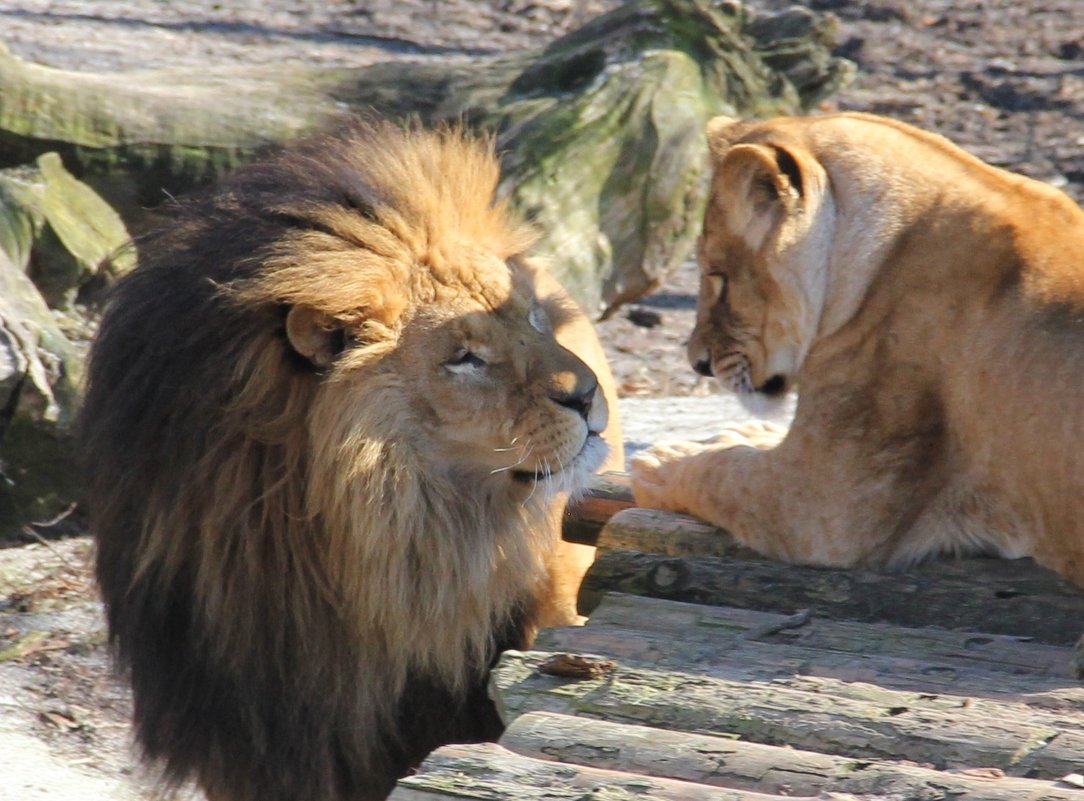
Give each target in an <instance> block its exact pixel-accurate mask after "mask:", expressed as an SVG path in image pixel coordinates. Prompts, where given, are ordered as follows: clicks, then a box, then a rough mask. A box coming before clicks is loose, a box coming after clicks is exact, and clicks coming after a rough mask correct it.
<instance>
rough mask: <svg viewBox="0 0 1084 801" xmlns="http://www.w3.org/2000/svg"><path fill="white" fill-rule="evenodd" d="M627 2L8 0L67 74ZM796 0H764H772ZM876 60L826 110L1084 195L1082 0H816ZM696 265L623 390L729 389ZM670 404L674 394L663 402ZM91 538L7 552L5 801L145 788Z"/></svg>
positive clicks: (405, 45)
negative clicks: (698, 338) (708, 353)
mask: <svg viewBox="0 0 1084 801" xmlns="http://www.w3.org/2000/svg"><path fill="white" fill-rule="evenodd" d="M613 2H614V0H492V2H484V1H483V0H371V1H370V0H365V1H364V2H363V0H356V2H351V0H326V1H324V2H316V1H315V0H244V1H243V2H233V3H215V2H212V1H211V0H174V2H170V3H161V2H157V0H95V1H94V2H90V1H89V0H84V1H82V2H80V1H77V0H0V41H3V42H4V43H5V44H6V45H7V46H9V47H10V48H11V49H12V50H13V51H14V52H16V53H18V54H20V55H22V56H24V57H26V58H29V59H33V60H37V61H41V62H44V63H47V64H53V65H56V66H59V67H65V68H70V69H95V70H105V69H110V70H112V69H118V70H129V69H137V68H143V67H152V66H164V65H190V66H191V65H202V64H207V63H212V62H222V61H234V62H245V63H279V62H282V61H287V60H292V59H301V60H305V61H308V62H313V63H326V64H344V65H345V64H364V63H372V62H373V61H376V60H380V59H387V58H417V59H425V58H434V57H447V56H448V55H449V54H459V55H460V56H462V57H464V58H470V57H472V56H474V55H478V54H480V53H483V52H489V51H492V50H499V49H505V48H513V47H522V46H525V45H527V44H529V43H539V42H543V41H545V40H546V39H548V38H550V37H552V36H555V35H557V34H558V33H560V32H563V31H564V30H567V29H568V28H570V27H573V26H575V25H576V24H577V23H578V22H579V21H580V20H582V19H584V18H586V17H587V16H588V15H590V14H592V13H595V12H597V11H599V10H602V9H604V8H606V7H609V6H612V5H613ZM770 4H774V5H780V4H779V3H774V0H762V2H761V5H770ZM807 4H808V5H810V6H812V7H814V8H818V9H821V10H830V11H833V12H834V13H836V14H837V15H838V16H839V17H840V28H839V30H840V37H839V41H840V52H841V53H842V54H844V55H846V56H848V57H849V58H852V59H854V60H855V61H856V62H857V63H858V65H859V67H860V70H861V72H860V75H859V77H858V79H857V80H856V82H855V83H854V84H853V85H852V86H851V87H850V88H848V89H847V90H845V91H844V92H842V93H840V94H839V95H838V96H837V97H836V98H834V99H833V100H831V101H830V102H829V103H827V104H825V110H830V109H835V108H839V109H858V110H865V111H873V112H877V113H882V114H888V115H891V116H895V117H897V118H899V119H902V120H905V121H908V122H912V123H916V124H919V125H922V126H925V127H928V128H931V129H933V130H935V131H938V132H940V133H943V134H945V135H947V136H949V137H950V138H953V139H955V140H956V141H957V142H959V143H960V144H962V145H963V146H964V147H966V148H968V149H969V150H971V151H972V152H974V153H975V154H977V155H979V156H980V157H982V158H984V159H986V160H988V161H991V162H993V163H995V164H998V165H1001V166H1005V167H1009V168H1011V169H1014V170H1018V171H1020V172H1023V173H1025V174H1028V175H1031V176H1034V177H1037V178H1040V179H1043V180H1046V181H1050V182H1052V183H1054V184H1055V185H1058V186H1061V187H1063V188H1065V189H1066V190H1067V191H1068V192H1070V194H1072V195H1074V197H1076V198H1077V199H1078V200H1080V199H1082V198H1084V3H1081V2H1079V0H807ZM695 284H696V272H695V268H694V267H693V266H692V265H691V264H687V265H685V266H684V267H683V268H682V269H680V270H679V271H678V272H677V273H676V274H675V275H674V276H672V277H671V279H670V280H669V281H668V282H667V284H666V285H665V286H664V287H663V288H662V289H661V290H660V291H659V292H658V293H656V294H655V295H654V296H652V297H650V298H646V299H644V300H643V301H641V302H640V303H637V304H634V305H632V306H630V307H628V308H627V309H625V310H623V311H622V312H620V313H618V314H617V315H615V316H614V317H613V318H612V319H610V320H608V321H606V322H604V323H602V324H601V325H600V332H601V335H602V338H603V341H604V344H605V346H606V348H607V351H608V353H609V355H610V358H611V361H612V363H613V366H614V370H615V372H616V374H617V377H618V381H619V383H620V385H621V387H622V391H623V393H624V394H625V395H626V396H650V397H652V398H659V399H661V398H663V397H666V396H672V395H688V394H693V395H697V394H707V393H710V392H713V391H714V389H713V388H712V387H711V386H710V385H709V384H708V383H707V382H705V381H703V380H698V379H697V377H696V376H694V375H693V374H692V372H691V371H690V370H689V369H688V367H687V366H686V364H685V359H684V354H683V343H684V340H685V338H686V336H687V334H688V331H689V329H690V328H691V325H692V316H693V307H694V293H695ZM659 402H663V401H661V400H660V401H659ZM88 549H89V543H88V542H87V541H86V539H85V538H75V539H68V540H65V541H61V542H54V543H48V544H42V543H37V544H32V545H23V546H22V547H10V548H6V549H2V550H0V798H5V799H6V798H12V799H37V798H55V799H68V798H71V799H76V798H78V799H81V800H85V801H95V799H99V798H100V799H105V798H114V799H124V798H135V797H143V796H144V794H145V789H146V784H145V783H144V782H142V781H141V780H139V779H138V774H137V772H136V769H135V762H134V760H133V759H132V756H131V754H130V752H129V749H128V745H127V727H126V720H127V716H128V706H127V704H128V701H127V697H126V695H125V692H124V690H123V689H122V688H121V687H120V686H119V685H118V684H117V683H115V682H113V681H112V680H111V679H110V678H109V674H108V670H107V658H106V655H105V649H104V648H103V640H104V634H103V631H102V624H101V622H100V616H99V609H98V607H97V605H96V603H95V601H94V596H93V589H92V587H91V585H90V583H89V581H88V579H87V575H88V574H87V571H86V568H85V560H86V558H87V553H88Z"/></svg>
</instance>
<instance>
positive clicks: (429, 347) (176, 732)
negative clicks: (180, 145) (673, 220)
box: [82, 122, 620, 801]
mask: <svg viewBox="0 0 1084 801" xmlns="http://www.w3.org/2000/svg"><path fill="white" fill-rule="evenodd" d="M498 174H499V170H498V165H497V162H496V159H495V158H494V156H493V153H492V150H491V148H490V147H489V146H488V145H487V144H485V143H484V142H478V141H474V140H471V139H469V138H467V137H465V136H463V135H461V134H459V133H457V132H455V131H450V130H449V131H441V132H426V131H419V130H407V129H403V128H399V127H396V126H394V125H392V124H390V123H376V122H374V123H367V124H358V125H356V126H352V127H349V128H346V129H344V130H343V131H341V132H339V133H337V134H335V135H331V136H323V137H317V138H313V139H310V140H307V141H306V142H303V143H300V144H298V145H297V146H296V147H294V148H291V149H289V150H288V151H286V152H284V153H282V154H280V155H278V156H275V157H273V158H270V159H268V160H266V161H264V162H261V163H259V164H255V165H252V166H249V167H245V168H241V169H240V170H238V171H236V172H235V173H234V174H233V175H231V176H230V177H229V178H228V179H226V180H225V181H224V182H223V183H222V185H221V186H219V187H218V188H217V189H215V190H214V191H212V192H209V193H207V194H205V195H203V196H200V197H198V198H195V199H193V200H189V201H185V202H182V203H180V204H178V205H177V206H176V207H175V208H173V209H172V210H171V212H170V220H169V222H168V223H167V224H166V225H165V226H164V227H163V228H161V229H160V230H159V231H158V232H157V233H155V234H154V235H153V236H151V237H149V238H147V239H146V240H145V241H142V242H140V246H139V247H140V266H139V267H138V268H137V269H136V270H135V271H134V272H133V273H131V274H130V275H129V276H127V277H125V278H124V279H122V280H121V281H120V282H119V283H118V285H117V287H116V288H115V292H114V294H113V296H112V299H111V301H110V304H109V306H108V308H107V311H106V313H105V315H104V318H103V320H102V324H101V330H100V333H99V335H98V338H97V340H96V342H95V344H94V346H93V350H92V354H91V358H90V363H89V381H88V389H87V394H86V402H85V406H84V411H83V419H82V428H83V432H84V443H85V451H86V458H87V463H88V466H89V476H90V479H89V486H88V488H87V493H86V494H87V497H88V498H89V505H90V511H91V516H92V524H93V528H94V531H95V533H96V536H97V541H98V555H97V577H98V581H99V584H100V587H101V591H102V595H103V597H104V600H105V603H106V609H107V616H108V622H109V631H110V639H111V641H112V643H113V644H114V646H115V648H116V652H117V655H118V657H119V662H120V664H121V666H122V667H123V668H124V669H125V670H126V671H127V672H128V674H129V675H130V678H131V682H132V686H133V690H134V696H135V729H136V736H137V740H138V742H139V744H140V746H141V747H142V749H143V751H144V752H145V754H146V755H147V756H148V757H149V758H150V759H152V760H154V761H156V762H157V763H158V764H160V765H161V766H162V768H163V771H164V774H165V777H166V779H167V780H169V781H172V782H180V781H183V780H185V779H188V778H192V779H194V780H195V781H196V782H197V783H198V784H199V785H200V786H201V787H202V788H203V790H204V791H205V792H206V793H207V795H208V797H209V798H211V799H212V801H287V800H288V801H299V799H305V800H306V801H323V800H324V799H336V800H338V799H375V798H382V797H384V796H385V795H386V794H387V793H388V792H389V791H390V789H391V787H392V785H393V783H394V781H395V779H396V778H397V777H398V776H400V775H402V774H403V773H404V772H405V771H407V770H408V769H409V768H410V766H411V765H413V764H416V763H417V762H418V761H419V760H420V759H421V758H422V757H423V756H424V755H425V754H426V753H427V752H428V751H429V750H431V749H432V748H434V747H436V746H437V745H440V744H443V743H446V742H450V741H472V740H478V739H487V738H493V737H495V736H497V734H499V732H500V729H501V723H500V720H499V718H498V716H497V714H496V712H495V710H494V709H493V706H492V703H491V702H490V701H489V699H488V698H487V696H486V692H485V680H486V673H487V671H488V669H489V668H490V666H491V664H492V663H493V661H494V659H495V658H496V656H497V654H498V653H499V651H500V650H501V649H503V648H508V647H524V646H526V645H527V644H528V643H529V641H530V639H531V637H532V636H533V633H534V630H535V628H536V627H537V626H538V625H539V624H540V623H554V622H570V621H571V620H572V619H574V617H575V604H574V595H575V590H576V586H575V585H576V582H577V581H578V579H579V577H580V576H581V575H582V571H583V569H584V568H585V559H584V556H583V554H582V552H581V553H573V552H570V551H566V550H565V549H564V546H562V545H561V544H560V530H559V526H560V518H561V510H562V508H563V504H564V501H565V499H566V498H567V496H568V494H569V493H571V492H574V491H576V490H577V489H578V488H580V487H581V486H583V484H584V482H585V480H586V478H587V476H588V475H589V474H590V473H591V472H592V471H594V470H597V469H598V468H599V467H601V466H602V465H603V464H604V462H606V461H607V459H609V460H611V463H612V460H614V459H620V436H619V433H618V429H617V427H616V425H614V424H613V423H611V422H608V405H609V402H611V401H612V400H613V391H612V379H611V378H610V375H609V371H608V369H607V367H606V364H605V362H604V360H603V359H602V357H601V349H600V348H599V345H598V342H597V339H596V338H595V337H594V334H593V331H592V330H591V326H590V324H589V323H588V322H587V320H586V318H585V317H584V316H583V314H582V312H580V310H579V309H578V308H577V307H576V306H575V304H574V303H572V302H571V300H570V299H569V298H568V297H567V296H565V294H564V293H563V292H562V291H561V289H560V287H558V286H557V285H556V283H555V282H554V281H553V279H552V278H549V276H547V275H546V274H545V273H544V271H542V270H541V268H540V267H539V266H538V265H537V264H534V263H532V261H531V260H530V259H529V257H528V256H527V251H528V248H529V247H530V245H531V241H532V237H531V233H530V231H528V230H527V229H525V228H524V227H522V226H521V225H520V224H518V223H517V222H516V221H515V219H514V218H513V216H512V215H511V214H510V213H509V211H508V210H507V209H506V207H505V205H504V204H503V203H502V202H500V201H499V200H496V199H495V191H496V186H497V180H498ZM605 440H609V441H610V442H611V445H612V446H614V447H612V448H611V455H610V456H607V446H606V444H605ZM559 592H563V593H564V595H558V594H556V593H559Z"/></svg>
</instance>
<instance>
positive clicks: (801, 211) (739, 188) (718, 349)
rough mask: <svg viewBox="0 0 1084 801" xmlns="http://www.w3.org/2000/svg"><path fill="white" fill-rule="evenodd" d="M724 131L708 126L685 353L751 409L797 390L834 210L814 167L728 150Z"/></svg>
mask: <svg viewBox="0 0 1084 801" xmlns="http://www.w3.org/2000/svg"><path fill="white" fill-rule="evenodd" d="M728 133H731V132H730V131H725V130H715V131H713V130H712V128H710V127H709V132H708V135H709V141H711V144H712V149H713V153H714V156H715V165H714V166H715V170H714V175H713V179H712V182H713V187H712V193H711V199H710V201H709V203H708V208H707V211H706V214H705V217H704V229H703V233H702V235H701V237H700V242H699V245H698V261H699V264H700V292H699V297H698V301H697V321H696V327H695V328H694V330H693V333H692V336H691V337H690V340H689V348H688V354H689V361H690V363H691V364H692V366H693V369H695V370H696V371H697V372H699V373H701V374H702V375H714V376H715V377H716V378H717V379H718V381H719V382H720V384H722V386H723V387H725V388H726V389H729V390H731V391H733V392H735V393H736V394H737V395H738V396H739V398H740V399H741V400H742V401H743V402H746V403H749V404H750V405H758V403H762V402H763V401H774V400H778V399H781V398H782V397H783V396H784V395H785V394H786V392H787V391H788V390H790V389H792V388H794V387H795V386H796V384H797V379H798V374H799V372H800V369H801V366H802V363H803V361H804V359H805V356H806V354H807V353H808V351H809V348H810V346H811V345H812V342H813V340H814V338H815V336H816V334H817V326H818V322H819V320H820V316H821V312H822V309H823V305H824V299H825V292H826V271H827V263H826V259H827V243H828V242H829V241H830V236H831V225H832V223H833V221H834V209H833V208H832V203H831V198H830V197H826V194H825V193H824V192H823V191H822V190H823V183H824V182H823V177H824V174H823V171H822V170H818V169H815V168H814V167H813V166H812V165H808V164H805V163H803V162H802V160H800V158H799V157H797V156H796V155H795V154H793V153H792V152H790V151H789V150H787V149H785V148H782V147H772V146H768V145H762V144H757V143H741V144H737V145H733V146H732V145H731V144H730V143H729V142H728V141H725V140H723V139H722V137H723V136H724V135H726V134H728ZM713 137H714V138H713Z"/></svg>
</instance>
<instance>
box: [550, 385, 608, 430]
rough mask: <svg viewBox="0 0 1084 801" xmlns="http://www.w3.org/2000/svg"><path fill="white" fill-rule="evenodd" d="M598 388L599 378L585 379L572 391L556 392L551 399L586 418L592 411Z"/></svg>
mask: <svg viewBox="0 0 1084 801" xmlns="http://www.w3.org/2000/svg"><path fill="white" fill-rule="evenodd" d="M597 389H598V380H597V379H595V378H592V379H591V381H584V382H580V383H578V384H577V386H576V388H575V389H574V390H572V391H571V392H554V393H553V394H552V395H550V399H551V400H552V401H553V402H554V403H556V404H557V405H558V406H564V407H565V408H566V409H571V410H572V411H574V412H576V413H577V414H578V415H579V416H580V417H582V418H583V419H584V420H586V419H587V416H588V415H589V414H590V413H591V404H592V403H593V402H594V400H595V391H596V390H597Z"/></svg>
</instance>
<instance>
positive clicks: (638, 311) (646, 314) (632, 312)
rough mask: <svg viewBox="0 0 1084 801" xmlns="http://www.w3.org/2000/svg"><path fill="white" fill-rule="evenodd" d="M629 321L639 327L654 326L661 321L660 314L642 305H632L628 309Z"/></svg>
mask: <svg viewBox="0 0 1084 801" xmlns="http://www.w3.org/2000/svg"><path fill="white" fill-rule="evenodd" d="M627 316H628V318H629V321H630V322H632V324H633V325H638V326H640V327H641V328H654V327H655V326H657V325H659V324H660V323H661V322H662V315H661V314H659V313H658V312H657V311H654V310H653V309H645V308H644V307H643V306H632V307H630V308H629V311H628V315H627Z"/></svg>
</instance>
